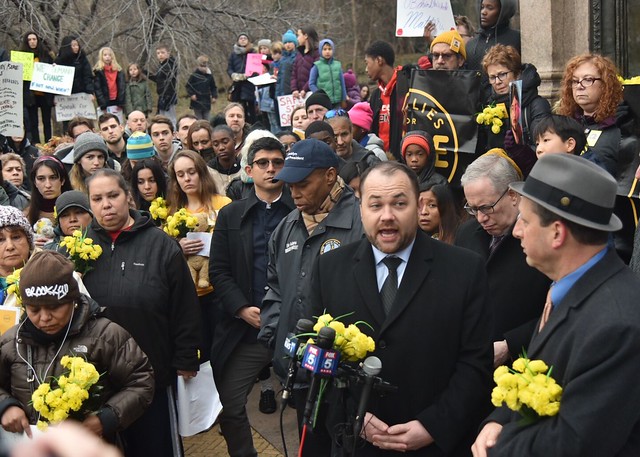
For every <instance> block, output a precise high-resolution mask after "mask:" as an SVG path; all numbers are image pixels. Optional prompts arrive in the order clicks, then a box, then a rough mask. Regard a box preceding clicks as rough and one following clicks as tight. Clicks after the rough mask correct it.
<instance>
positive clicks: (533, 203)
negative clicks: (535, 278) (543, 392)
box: [472, 154, 640, 457]
mask: <svg viewBox="0 0 640 457" xmlns="http://www.w3.org/2000/svg"><path fill="white" fill-rule="evenodd" d="M510 187H511V189H513V190H515V191H516V192H518V193H519V194H520V195H522V199H521V200H520V205H519V208H520V218H519V220H518V222H517V223H516V225H515V227H514V229H513V234H514V236H515V237H516V238H519V239H520V242H521V243H522V247H523V249H524V252H525V254H526V256H527V263H528V264H529V265H531V266H532V267H534V268H537V269H538V270H540V271H541V272H542V273H544V274H545V275H546V276H548V277H549V278H550V279H551V280H553V283H552V285H551V289H550V294H549V300H547V303H546V304H545V310H544V312H543V314H542V317H541V319H540V321H539V322H538V325H537V326H536V330H535V333H534V335H533V338H532V339H531V343H529V352H528V357H529V358H530V359H540V360H543V361H544V362H545V363H546V364H547V365H548V366H553V372H552V374H551V376H552V377H553V378H554V379H555V380H556V381H557V382H558V384H559V385H560V386H561V387H562V388H563V392H562V398H561V400H560V410H559V411H558V413H557V414H556V415H554V416H550V417H544V418H541V419H540V420H538V421H537V422H535V423H534V424H532V425H529V426H526V427H525V426H522V425H521V424H519V423H518V422H519V418H520V416H519V414H518V413H515V412H513V411H510V410H508V409H507V408H506V407H502V408H499V409H497V410H496V411H495V412H494V413H493V414H492V415H491V416H490V417H489V419H487V422H486V425H485V426H484V427H483V429H482V431H481V432H480V434H479V435H478V438H477V440H476V442H475V444H474V445H473V449H472V450H473V454H474V456H477V457H484V456H486V455H489V456H492V457H493V456H521V455H522V456H524V455H526V456H580V457H589V456H593V457H596V456H597V457H604V456H632V455H633V456H637V455H640V408H638V405H640V383H638V367H639V366H640V350H639V348H640V306H639V304H640V279H638V277H637V276H636V275H635V274H634V273H633V272H632V271H631V270H630V269H629V268H627V267H626V266H625V265H624V263H623V262H622V260H620V258H619V257H618V255H617V254H616V251H615V250H614V249H613V248H612V247H609V246H608V245H607V240H608V236H609V232H614V231H616V230H619V229H620V228H621V227H622V222H620V219H618V217H617V216H616V215H614V214H613V207H614V204H615V201H616V190H617V184H616V181H615V180H614V179H613V178H612V177H611V175H609V174H608V173H607V172H606V171H604V170H602V169H601V168H600V167H598V166H596V165H594V164H593V163H591V162H589V161H587V160H585V159H583V158H582V157H578V156H573V155H568V154H549V155H545V156H544V157H542V158H541V159H540V160H539V161H538V162H537V163H536V164H535V165H534V167H533V169H532V170H531V174H529V177H528V178H527V180H526V181H525V182H524V183H513V184H511V186H510Z"/></svg>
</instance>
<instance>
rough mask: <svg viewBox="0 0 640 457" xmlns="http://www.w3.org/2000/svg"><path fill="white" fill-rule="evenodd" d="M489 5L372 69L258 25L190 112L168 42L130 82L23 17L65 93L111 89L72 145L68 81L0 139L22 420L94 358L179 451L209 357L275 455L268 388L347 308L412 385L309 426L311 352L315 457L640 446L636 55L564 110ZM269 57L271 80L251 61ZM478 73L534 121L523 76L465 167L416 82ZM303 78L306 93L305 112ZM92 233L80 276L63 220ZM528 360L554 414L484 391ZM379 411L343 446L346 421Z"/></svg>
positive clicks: (4, 362) (106, 426)
mask: <svg viewBox="0 0 640 457" xmlns="http://www.w3.org/2000/svg"><path fill="white" fill-rule="evenodd" d="M477 3H478V5H479V17H480V25H479V29H478V30H477V31H476V30H475V29H474V27H473V26H472V24H471V23H470V21H469V20H468V19H467V18H466V17H456V29H452V30H449V31H444V32H441V33H439V34H438V35H435V36H434V35H433V30H434V29H433V25H432V24H427V26H426V27H425V38H426V41H427V49H428V50H427V52H426V54H425V55H424V56H423V57H421V58H420V59H419V61H418V62H416V63H415V64H411V65H405V66H404V67H399V66H396V59H395V51H394V48H393V46H392V44H390V43H387V42H384V41H379V40H376V41H373V42H372V43H370V44H369V45H368V46H367V48H366V51H365V53H364V56H363V57H364V61H365V63H366V73H367V77H368V78H369V80H370V81H371V82H373V83H374V84H373V85H372V87H374V88H373V90H371V88H370V87H369V85H363V86H362V88H360V87H359V85H358V82H357V78H356V77H355V75H354V73H353V70H350V69H347V70H346V71H345V69H343V66H342V64H341V62H340V61H339V60H337V59H336V55H335V48H336V46H335V43H334V42H333V41H332V40H331V39H329V38H323V39H320V37H319V36H318V33H317V31H316V30H315V28H314V27H313V26H304V27H300V28H299V29H297V30H287V31H286V32H285V33H284V34H283V35H282V37H281V41H271V40H269V39H260V40H259V41H258V45H257V46H256V47H255V48H254V46H253V44H252V43H251V40H250V36H249V34H248V33H246V32H241V33H238V34H237V41H236V43H235V44H234V45H233V50H232V52H231V54H230V55H229V59H228V68H227V72H228V74H229V77H230V78H231V80H232V81H233V83H232V88H231V90H230V92H229V103H228V104H227V105H226V106H225V108H224V109H223V110H222V112H220V113H218V114H214V115H213V116H212V113H211V108H212V103H215V102H216V101H217V99H218V89H217V86H216V81H215V78H214V77H213V74H212V72H211V69H210V68H209V57H208V56H206V55H204V54H203V55H200V56H199V57H198V58H197V68H196V69H195V70H194V72H193V73H192V74H191V75H190V76H189V78H188V82H187V83H186V86H185V87H186V91H187V93H188V96H189V98H190V105H189V110H190V111H189V112H186V113H177V112H176V106H177V92H178V74H177V62H176V59H175V58H174V57H173V56H172V55H171V50H170V49H169V47H168V46H166V45H164V44H160V45H158V46H157V48H156V57H157V59H158V62H159V67H158V70H157V71H156V72H155V73H153V74H148V75H147V74H146V72H145V71H144V70H143V68H142V67H141V66H140V65H138V64H136V63H131V64H130V65H129V66H128V67H127V69H126V75H125V70H124V69H123V67H122V66H121V65H120V64H119V63H118V61H117V59H116V55H115V53H114V51H113V49H111V48H110V47H103V48H102V49H100V51H99V52H98V61H97V63H96V64H95V65H94V66H93V68H92V67H91V65H90V64H89V62H88V60H87V56H86V55H85V54H84V51H83V50H82V48H81V46H80V43H79V41H78V38H77V37H75V36H67V37H65V38H64V39H63V40H62V44H61V47H60V52H59V54H58V55H57V56H55V55H53V54H52V53H51V52H50V51H49V50H48V49H47V48H46V47H45V46H44V44H43V42H42V39H41V37H40V35H39V34H38V33H37V32H33V31H30V32H28V33H26V34H25V36H24V41H23V43H22V45H21V50H22V51H25V52H32V53H33V54H34V59H35V60H36V61H40V62H47V63H53V62H55V63H57V64H61V65H70V66H73V67H75V75H74V84H73V90H72V92H73V93H80V92H84V93H87V94H90V95H91V96H92V97H94V99H95V103H96V106H97V107H98V112H97V114H98V115H97V121H94V120H92V119H88V118H84V117H80V116H76V117H74V118H73V119H71V120H70V121H68V122H65V125H64V130H65V134H66V137H65V138H64V139H63V140H62V141H61V142H59V144H54V143H53V142H51V141H49V140H50V139H51V138H52V123H51V111H52V107H53V99H52V96H51V95H50V94H46V93H40V92H36V91H31V90H29V88H28V85H25V89H24V96H25V99H24V100H25V107H26V110H25V131H24V135H23V136H22V137H15V136H14V137H9V138H6V139H5V138H4V137H2V141H1V142H0V146H1V147H2V148H3V154H2V155H0V162H1V164H2V175H1V179H0V183H1V187H0V205H1V206H0V285H1V286H2V304H3V305H6V306H9V307H20V306H22V308H23V309H24V312H23V313H22V315H21V317H20V319H19V323H18V324H17V325H16V326H15V327H13V328H11V329H10V330H8V331H7V332H6V333H4V334H2V335H1V336H0V422H1V425H2V429H3V430H4V431H5V432H10V433H26V434H27V435H29V436H31V435H32V428H33V427H34V426H35V425H36V424H37V423H39V422H41V421H43V420H44V418H45V416H44V415H43V414H42V412H41V411H40V409H38V407H37V405H36V404H34V402H32V394H33V392H34V391H36V390H38V389H39V388H40V387H41V385H43V384H45V383H48V382H51V381H52V380H54V379H55V380H56V382H59V383H60V379H62V378H61V376H62V375H63V374H64V373H63V369H62V368H61V362H62V359H63V357H64V356H73V355H81V356H82V357H84V358H85V360H86V361H87V362H90V363H92V364H94V365H95V367H96V369H97V370H98V372H99V373H101V377H100V381H99V382H100V384H101V385H102V386H103V387H104V392H103V393H102V394H101V396H100V402H99V405H97V407H96V408H95V409H93V410H92V411H90V412H86V413H85V414H84V415H83V417H81V418H80V422H81V423H82V424H83V425H84V427H85V429H86V430H88V431H90V432H91V433H92V434H95V435H97V436H99V437H101V438H102V439H103V440H104V441H106V442H109V443H112V444H114V445H117V446H118V447H120V449H121V451H122V452H123V453H124V455H127V456H140V455H144V454H148V453H153V455H156V456H177V455H180V454H181V452H182V450H181V442H180V438H179V436H178V434H177V430H176V429H175V427H173V425H174V423H175V420H173V419H172V415H173V414H174V413H175V411H174V408H175V383H176V376H179V377H182V378H184V379H185V380H186V381H187V382H188V381H189V380H191V379H193V378H194V377H196V376H198V371H199V369H200V366H201V364H203V363H207V362H209V363H210V364H211V366H212V368H213V377H214V379H215V382H216V385H217V388H218V392H219V394H220V399H221V402H222V405H223V410H222V412H221V414H220V416H219V418H218V422H219V424H220V430H221V433H222V434H223V436H224V438H225V440H226V443H227V448H228V452H229V455H230V456H232V457H249V456H256V455H257V451H256V449H255V447H254V443H253V439H252V434H251V428H250V423H249V418H248V416H247V408H246V404H247V397H248V395H249V392H250V391H251V389H252V387H253V385H254V384H255V383H256V379H261V380H262V385H261V388H262V389H261V390H262V394H263V395H261V401H260V410H261V411H262V412H265V413H273V412H275V411H276V392H277V391H278V390H279V389H278V388H277V387H274V385H275V384H276V383H284V382H285V380H286V379H287V377H288V376H289V377H291V376H292V375H291V373H290V367H291V364H290V362H289V359H288V358H287V349H286V347H285V346H286V340H287V339H288V337H289V335H290V334H291V332H294V330H295V329H296V327H297V325H298V323H299V321H300V320H301V319H314V317H317V316H319V315H322V314H325V313H329V314H331V315H333V316H343V318H344V319H343V321H344V324H345V325H348V324H351V323H355V322H362V321H364V322H367V323H368V324H369V327H368V328H366V329H363V331H364V332H365V333H366V334H368V335H370V336H371V337H372V338H373V340H374V341H375V346H376V349H375V351H374V352H373V354H374V355H376V356H377V357H379V359H380V361H381V363H382V371H381V372H380V374H379V376H380V377H381V378H382V379H384V381H386V382H388V383H390V384H392V385H393V386H395V387H396V390H393V391H390V392H387V393H386V395H385V396H378V395H377V394H376V393H372V394H371V397H370V398H369V402H368V404H367V405H366V409H365V410H364V411H360V412H358V413H356V410H357V409H358V408H357V407H358V403H359V398H360V397H359V391H360V390H361V389H360V387H361V386H358V385H356V386H351V387H352V388H349V389H338V388H328V390H329V392H328V393H327V395H325V396H324V397H323V400H322V401H320V402H319V403H320V406H319V407H318V411H319V414H318V416H317V418H316V420H315V421H314V426H313V427H310V426H309V425H310V424H309V423H308V422H307V421H308V419H309V418H308V417H305V413H304V411H305V406H307V405H305V404H306V403H308V398H309V395H312V394H313V390H312V394H310V393H309V391H310V389H309V379H308V376H305V374H306V373H305V370H303V369H300V370H298V372H297V375H296V376H295V379H294V378H291V379H290V381H291V384H292V385H291V386H289V387H292V395H291V398H289V400H288V404H289V405H290V406H291V407H293V408H295V409H296V411H297V414H298V425H299V430H298V431H299V434H300V438H301V443H302V444H301V450H300V454H299V455H303V456H305V457H309V456H311V457H313V456H319V457H326V456H329V455H354V454H353V453H350V452H352V449H357V452H356V454H355V455H363V456H372V457H374V456H384V455H395V454H396V453H400V452H410V454H411V455H415V456H425V457H427V456H444V455H447V456H463V455H471V454H472V453H473V455H474V456H476V457H483V456H486V455H490V456H502V455H505V456H507V455H541V456H542V455H576V456H578V455H579V456H590V455H593V456H604V455H612V456H613V455H635V453H636V452H640V447H639V445H638V442H640V439H639V438H640V413H638V408H637V405H638V404H640V389H639V388H638V387H637V383H636V382H635V376H634V374H635V371H634V369H635V360H636V359H638V357H640V351H638V350H637V348H638V347H640V313H639V312H638V310H637V303H638V301H640V296H638V294H639V293H640V287H639V286H640V278H638V276H637V275H638V274H640V267H639V266H638V265H639V264H640V260H639V259H640V247H639V249H638V250H636V251H633V252H629V251H625V250H624V246H625V244H624V243H622V244H620V243H619V242H618V240H616V238H615V237H614V235H613V234H614V233H615V232H617V231H618V230H619V229H620V228H621V227H622V222H621V220H620V219H619V218H618V216H617V215H616V214H614V210H615V202H616V193H617V189H618V181H619V180H620V178H621V176H622V175H623V174H625V173H628V169H629V167H630V166H632V163H634V162H633V160H634V156H635V155H637V153H638V150H637V142H636V143H634V142H631V143H629V142H627V143H624V142H623V141H622V139H623V138H625V137H627V138H628V137H630V136H632V135H633V134H634V132H633V130H632V128H631V127H630V125H632V124H633V122H632V121H633V118H632V114H631V113H630V111H629V109H627V107H625V105H624V103H623V101H622V84H621V82H620V80H619V79H618V73H617V70H616V68H615V65H614V64H613V62H612V61H611V60H610V59H608V58H606V57H603V56H600V55H597V54H583V55H579V56H575V57H573V58H572V59H570V60H569V61H568V62H567V64H566V68H565V71H564V74H563V76H562V81H561V87H562V90H561V94H560V100H559V101H558V103H557V104H556V105H555V106H554V108H553V109H552V105H551V104H550V103H549V102H548V101H547V100H545V99H544V98H543V97H541V96H540V95H539V94H538V87H539V86H540V83H541V79H540V76H539V74H538V72H537V70H536V68H535V66H533V65H532V64H530V63H523V62H522V60H521V57H520V35H519V32H518V31H517V30H514V29H512V28H511V26H510V23H509V22H510V19H511V18H512V16H513V14H514V12H515V1H513V0H479V1H478V2H477ZM250 54H261V55H262V56H263V57H261V63H262V65H263V69H262V71H263V72H266V73H269V74H270V75H271V77H272V83H271V84H266V85H264V86H254V84H252V83H251V82H250V81H249V77H251V76H254V75H255V73H254V74H247V71H246V69H247V64H248V56H249V55H250ZM466 70H471V71H476V72H481V73H482V82H481V83H480V84H479V85H478V88H477V90H478V92H479V93H478V94H477V97H478V100H480V105H479V106H478V112H481V111H482V108H483V107H486V106H491V107H493V108H495V107H496V106H503V107H505V114H506V115H507V117H509V115H511V117H513V114H510V113H508V112H509V109H508V106H509V105H510V104H513V103H514V102H513V100H512V99H511V95H510V93H511V92H510V87H511V86H513V84H511V83H515V82H517V81H520V82H521V87H522V89H521V94H520V95H519V98H518V100H517V104H518V105H519V109H518V110H516V111H515V112H516V113H517V115H518V118H519V119H520V120H518V119H516V120H514V119H509V120H507V119H506V118H503V119H505V120H504V122H501V123H500V124H499V125H497V124H496V123H493V124H492V125H485V124H484V123H481V122H479V123H478V124H479V125H478V131H477V144H478V146H477V148H476V157H475V159H474V160H473V161H472V162H471V163H470V164H469V165H468V166H467V167H466V169H465V170H464V172H463V174H462V176H461V178H460V180H459V182H450V179H451V177H448V176H444V175H443V174H441V173H440V170H439V168H438V154H437V152H436V150H437V147H438V146H437V144H436V142H435V141H434V136H433V134H432V133H431V132H428V131H426V130H418V129H413V130H411V129H410V130H409V131H406V123H405V118H404V112H405V111H406V110H404V108H405V107H403V103H405V95H406V93H405V92H403V91H405V90H406V88H405V84H404V83H402V82H401V81H402V78H405V79H406V78H407V75H410V74H411V72H414V71H415V72H424V71H426V72H437V71H447V72H449V73H451V74H452V75H454V76H453V77H455V75H456V74H457V72H460V71H466ZM257 73H259V72H257ZM147 78H148V79H147ZM149 80H150V81H152V82H153V83H154V84H152V83H150V82H149ZM154 85H155V89H156V92H157V97H155V98H156V100H157V103H156V104H155V105H154V104H153V103H152V100H153V99H154V97H153V96H152V93H151V89H152V88H153V86H154ZM370 90H371V93H370ZM282 95H292V96H293V97H294V99H295V100H297V105H296V106H295V107H294V109H293V110H292V111H291V113H290V116H289V119H286V121H287V122H285V124H287V125H284V126H283V125H281V120H282V116H281V115H280V113H279V111H278V107H277V103H275V100H276V98H277V97H278V96H282ZM450 96H452V97H456V96H460V94H455V93H452V94H451V95H450ZM153 112H155V113H156V114H152V113H153ZM40 126H42V131H43V133H44V140H45V141H41V138H42V137H41V136H40ZM635 133H637V132H635ZM44 143H46V144H44ZM34 144H38V146H39V147H35V146H33V145H34ZM629 144H631V147H629ZM625 145H626V146H625ZM634 147H635V150H634V149H633V148H634ZM639 172H640V168H639V169H638V172H636V178H639V177H640V176H638V175H639ZM174 218H175V220H178V219H179V218H184V221H185V223H184V224H185V225H184V227H183V229H176V228H175V226H172V225H171V223H172V222H171V221H172V220H173V219H174ZM188 221H195V222H193V223H192V222H188ZM189 224H191V225H189ZM195 230H197V231H199V232H202V233H195V232H194V233H193V235H197V236H192V234H191V233H190V232H192V231H195ZM78 233H80V234H81V239H82V240H84V241H83V242H85V243H86V244H87V245H91V246H95V247H96V248H97V249H98V248H99V251H100V252H101V254H98V255H96V256H95V257H92V258H91V259H90V261H89V265H90V267H89V268H86V269H84V270H83V271H74V270H77V264H76V263H74V262H72V260H73V256H72V255H71V252H70V248H69V241H68V240H69V237H77V236H78ZM626 241H627V242H626V246H631V245H632V244H633V242H632V240H626ZM636 244H640V242H638V241H636ZM621 246H622V247H621ZM621 257H622V258H624V261H623V260H621ZM70 258H71V260H70ZM629 259H631V265H632V267H633V268H635V273H634V272H632V271H631V269H630V268H629V267H628V266H627V265H625V262H626V263H628V261H629ZM86 260H89V259H86ZM16 277H18V279H16ZM16 281H17V283H16ZM521 357H525V358H530V359H532V360H533V359H540V360H543V361H544V363H545V364H548V365H549V366H553V371H552V373H551V371H550V374H549V375H548V376H547V377H549V376H553V378H554V379H555V380H556V381H557V382H558V384H559V385H560V386H561V387H562V389H563V393H562V399H561V400H560V406H559V410H558V411H557V412H556V414H553V415H549V416H548V417H539V418H538V419H537V420H536V421H533V422H532V423H531V424H529V425H528V426H526V427H525V426H522V425H521V424H520V423H519V415H518V413H516V412H514V411H512V409H514V408H510V407H507V406H499V407H498V408H497V409H496V408H494V407H493V406H492V405H491V401H492V391H491V389H492V386H493V384H494V375H493V373H494V369H498V370H499V368H498V367H501V366H503V365H508V366H511V364H512V362H513V361H516V360H517V359H519V358H521ZM294 365H295V364H294ZM270 366H272V367H273V373H274V374H275V379H274V378H273V377H272V378H271V379H269V371H270V368H269V367H270ZM514 367H515V366H514ZM498 373H502V372H500V371H496V374H495V378H496V382H497V379H498V377H499V375H498ZM62 377H64V376H62ZM294 381H295V382H294ZM523 402H524V401H523ZM494 403H495V402H494ZM507 405H509V402H507ZM496 406H497V405H496ZM365 412H366V416H365V417H364V420H363V421H362V423H361V424H362V427H361V428H360V429H359V430H356V433H355V435H356V436H355V437H353V436H352V437H351V440H349V439H347V438H346V437H345V436H346V435H344V434H343V433H341V432H340V430H341V427H343V425H344V424H345V423H350V422H349V421H350V418H353V417H355V416H357V415H358V414H363V413H365ZM308 426H309V427H308ZM62 430H63V432H65V430H66V429H64V428H63V429H62ZM67 433H68V432H67ZM71 433H77V430H73V429H71ZM52 436H53V437H54V438H55V434H54V435H52ZM52 439H53V438H52ZM354 440H355V441H354ZM88 442H90V441H88ZM2 443H3V441H2V439H0V448H1V447H2ZM92 443H93V442H92ZM353 443H355V445H353ZM92 445H94V444H92ZM352 445H353V448H352ZM103 452H104V453H105V454H107V453H109V452H110V451H109V448H104V449H103ZM61 457H65V456H61Z"/></svg>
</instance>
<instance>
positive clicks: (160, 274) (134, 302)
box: [83, 168, 201, 457]
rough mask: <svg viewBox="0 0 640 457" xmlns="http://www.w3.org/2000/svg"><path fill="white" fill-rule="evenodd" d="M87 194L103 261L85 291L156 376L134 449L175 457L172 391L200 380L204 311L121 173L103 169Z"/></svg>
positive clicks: (175, 251)
mask: <svg viewBox="0 0 640 457" xmlns="http://www.w3.org/2000/svg"><path fill="white" fill-rule="evenodd" d="M87 189H88V192H89V203H90V205H91V210H92V212H93V215H94V219H93V222H92V223H91V225H90V226H89V229H88V231H87V236H88V237H89V238H91V239H92V240H93V242H94V243H97V244H98V245H100V247H102V250H103V252H104V254H103V255H101V256H100V257H98V259H97V260H96V261H95V262H94V263H93V265H92V270H91V271H89V272H88V273H87V274H86V275H85V276H84V278H83V279H84V284H85V285H86V287H87V289H88V290H89V292H90V293H91V296H92V297H93V298H94V299H95V300H96V301H97V302H98V303H99V304H100V306H104V307H105V315H106V317H108V318H109V319H111V320H113V321H114V322H116V323H118V324H119V325H122V327H124V328H125V329H126V330H127V331H128V332H130V333H131V335H132V336H133V337H134V338H135V340H136V342H137V343H138V344H139V345H140V347H141V348H142V350H143V351H144V352H145V353H146V354H147V356H148V357H149V361H150V362H151V364H152V366H153V371H154V378H155V388H156V390H155V395H154V398H153V401H152V402H151V406H150V407H149V409H148V410H147V412H146V413H145V414H143V415H142V417H140V418H139V419H138V420H137V421H136V422H135V423H134V424H133V425H132V426H131V427H129V429H127V430H126V431H125V435H126V436H125V438H126V441H127V445H128V446H129V449H130V452H131V454H132V455H154V456H156V457H165V456H166V457H172V455H173V453H172V431H171V427H170V413H169V411H170V410H169V401H170V400H171V397H170V386H171V384H172V383H173V382H175V377H176V375H178V376H183V377H184V378H185V379H190V378H193V377H194V376H195V375H196V374H197V371H198V368H199V366H200V362H199V360H198V349H200V347H199V346H200V343H201V336H200V335H201V324H200V309H199V307H198V304H197V295H196V291H195V287H194V286H193V282H192V280H191V275H190V273H189V268H188V266H187V263H186V261H185V259H184V256H183V255H182V251H181V250H180V247H179V245H178V243H176V242H175V241H174V240H172V239H171V238H170V237H168V236H167V235H166V234H165V233H163V232H162V231H161V230H158V228H157V227H156V226H155V224H154V223H153V221H152V220H151V217H150V216H149V214H148V213H145V212H138V211H136V210H132V209H130V208H129V202H128V193H129V186H128V185H127V183H126V181H125V180H124V178H123V177H122V175H121V174H120V173H118V172H117V171H114V170H111V169H108V168H103V169H100V170H98V171H96V172H95V173H94V174H93V175H91V176H90V177H89V179H87ZM173 437H174V438H175V439H176V440H177V439H179V438H178V437H177V436H175V435H174V436H173Z"/></svg>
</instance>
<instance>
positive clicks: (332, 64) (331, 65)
mask: <svg viewBox="0 0 640 457" xmlns="http://www.w3.org/2000/svg"><path fill="white" fill-rule="evenodd" d="M334 49H335V45H334V44H333V41H331V40H329V39H324V40H320V59H318V60H317V61H316V62H314V64H313V68H311V72H310V73H309V89H310V90H311V92H316V91H317V90H318V89H322V90H324V91H325V92H326V93H327V95H329V98H330V99H331V103H333V105H334V107H335V108H338V107H340V106H342V105H343V103H345V104H346V100H347V88H346V85H345V82H344V75H343V74H342V64H341V63H340V61H339V60H336V59H334V57H333V50H334Z"/></svg>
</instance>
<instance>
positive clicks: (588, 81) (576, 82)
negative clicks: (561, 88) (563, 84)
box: [571, 76, 602, 89]
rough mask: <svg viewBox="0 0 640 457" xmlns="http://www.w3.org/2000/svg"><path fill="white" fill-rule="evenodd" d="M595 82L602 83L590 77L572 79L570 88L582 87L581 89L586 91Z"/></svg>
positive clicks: (599, 79) (600, 79)
mask: <svg viewBox="0 0 640 457" xmlns="http://www.w3.org/2000/svg"><path fill="white" fill-rule="evenodd" d="M596 81H602V78H593V77H591V76H587V77H586V78H582V79H572V80H571V86H572V87H574V88H577V87H578V86H582V88H583V89H586V88H587V87H591V86H593V83H595V82H596Z"/></svg>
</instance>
